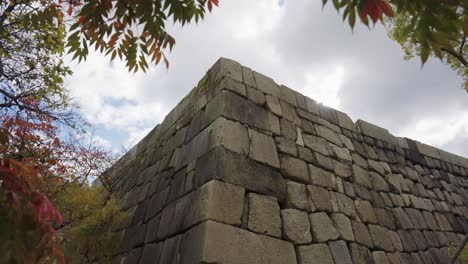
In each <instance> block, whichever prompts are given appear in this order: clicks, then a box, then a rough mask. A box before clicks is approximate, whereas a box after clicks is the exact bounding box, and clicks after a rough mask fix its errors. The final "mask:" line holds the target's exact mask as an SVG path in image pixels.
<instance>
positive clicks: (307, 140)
mask: <svg viewBox="0 0 468 264" xmlns="http://www.w3.org/2000/svg"><path fill="white" fill-rule="evenodd" d="M303 138H304V145H305V146H306V147H308V148H310V149H311V150H313V151H316V152H318V153H320V154H322V155H325V156H330V155H331V154H332V153H333V150H332V149H331V147H330V143H328V142H327V141H326V140H325V139H323V138H320V137H316V136H312V135H307V134H304V135H303Z"/></svg>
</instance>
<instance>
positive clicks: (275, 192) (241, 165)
mask: <svg viewBox="0 0 468 264" xmlns="http://www.w3.org/2000/svg"><path fill="white" fill-rule="evenodd" d="M252 175H255V177H252ZM212 179H218V180H221V181H224V182H227V183H232V184H235V185H239V186H242V187H245V188H246V189H248V190H252V191H255V192H258V193H262V194H267V195H272V196H274V197H277V198H278V199H279V200H282V199H283V198H284V197H285V196H286V184H285V182H284V179H283V177H282V176H281V174H280V173H278V172H277V171H275V170H273V169H272V168H270V167H268V166H264V165H261V164H258V163H257V162H254V161H252V160H251V159H249V158H246V157H244V156H241V155H239V154H237V153H234V152H232V151H229V150H225V149H223V148H219V147H218V148H215V149H213V150H211V151H210V152H208V153H207V154H205V155H204V156H202V157H201V158H199V159H198V160H197V164H196V169H195V185H197V186H201V185H203V184H204V183H206V182H208V181H210V180H212Z"/></svg>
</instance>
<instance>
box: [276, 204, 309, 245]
mask: <svg viewBox="0 0 468 264" xmlns="http://www.w3.org/2000/svg"><path fill="white" fill-rule="evenodd" d="M281 218H282V220H283V237H284V238H285V239H286V240H288V241H290V242H292V243H294V244H307V243H310V242H312V235H311V234H310V223H309V218H308V216H307V213H306V212H302V211H299V210H296V209H285V210H281Z"/></svg>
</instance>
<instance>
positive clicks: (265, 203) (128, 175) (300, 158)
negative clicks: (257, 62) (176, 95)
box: [110, 59, 468, 264]
mask: <svg viewBox="0 0 468 264" xmlns="http://www.w3.org/2000/svg"><path fill="white" fill-rule="evenodd" d="M110 172H111V174H112V177H113V188H114V189H115V190H116V191H118V193H119V195H120V197H121V201H122V203H121V204H122V208H123V210H126V211H128V212H129V213H130V215H132V218H131V219H129V221H128V223H126V224H125V225H124V226H122V227H121V228H120V229H119V232H121V242H120V243H121V247H120V250H119V252H118V255H116V256H115V258H114V261H113V262H114V263H118V264H123V263H131V264H134V263H135V264H137V263H142V264H148V263H183V264H185V263H197V264H198V263H269V264H270V263H271V264H275V263H301V264H305V263H336V264H338V263H392V264H393V263H429V264H430V263H434V264H436V263H446V262H447V247H448V245H449V244H450V243H451V242H452V241H455V240H457V239H459V238H460V237H462V235H463V234H464V233H466V232H467V231H468V220H467V218H468V207H467V205H468V191H467V187H468V180H467V179H468V178H467V177H468V175H467V174H468V160H467V159H466V158H463V157H459V156H456V155H453V154H450V153H447V152H445V151H442V150H439V149H436V148H434V147H431V146H428V145H425V144H422V143H419V142H417V141H413V140H411V139H407V138H398V137H395V136H393V135H392V134H390V133H389V132H388V131H387V130H385V129H383V128H380V127H377V126H375V125H373V124H370V123H368V122H365V121H362V120H359V121H357V122H356V123H354V122H353V121H352V120H351V119H350V118H349V117H348V116H347V115H346V114H344V113H342V112H339V111H337V110H334V109H331V108H328V107H326V106H323V105H321V104H318V103H316V102H315V101H314V100H312V99H310V98H308V97H304V96H303V95H301V94H299V93H297V92H295V91H294V90H291V89H289V88H287V87H285V86H280V85H278V84H276V83H275V82H274V81H273V80H272V79H270V78H268V77H266V76H264V75H262V74H260V73H257V72H254V71H252V70H251V69H249V68H247V67H244V66H241V65H240V64H239V63H237V62H235V61H232V60H229V59H220V60H219V61H218V62H216V63H215V65H214V66H213V67H212V68H211V69H210V70H209V71H208V73H207V74H206V76H205V77H203V79H202V80H201V81H200V82H199V84H198V85H197V87H196V88H194V89H193V90H192V91H191V92H190V94H189V95H187V96H186V97H185V98H184V99H183V100H182V101H181V102H180V103H179V104H178V105H177V107H176V108H175V109H174V110H173V111H172V112H170V113H169V114H168V116H167V117H166V118H165V119H164V121H163V122H162V123H161V124H160V125H158V126H157V127H156V128H154V129H153V130H152V131H151V132H150V133H149V134H148V135H147V136H146V137H145V138H144V139H143V140H142V141H141V142H139V143H138V144H137V145H136V146H135V147H134V148H133V149H132V150H131V151H129V153H127V154H126V155H125V156H124V157H123V158H122V159H121V160H120V161H119V162H118V163H117V164H116V165H115V166H114V167H113V168H111V170H110Z"/></svg>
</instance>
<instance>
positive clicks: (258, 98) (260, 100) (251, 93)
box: [246, 86, 266, 106]
mask: <svg viewBox="0 0 468 264" xmlns="http://www.w3.org/2000/svg"><path fill="white" fill-rule="evenodd" d="M246 92H247V98H249V100H250V101H252V102H254V103H256V104H258V105H260V106H263V105H264V104H265V103H266V99H265V95H264V94H263V93H262V92H260V91H259V90H257V89H255V88H251V87H248V86H247V89H246Z"/></svg>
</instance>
